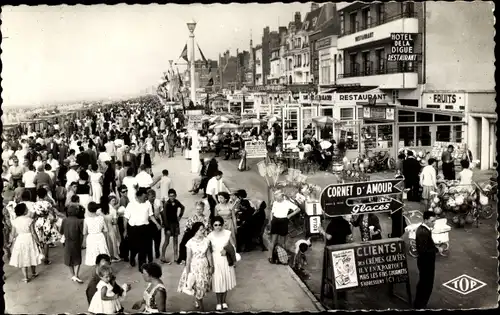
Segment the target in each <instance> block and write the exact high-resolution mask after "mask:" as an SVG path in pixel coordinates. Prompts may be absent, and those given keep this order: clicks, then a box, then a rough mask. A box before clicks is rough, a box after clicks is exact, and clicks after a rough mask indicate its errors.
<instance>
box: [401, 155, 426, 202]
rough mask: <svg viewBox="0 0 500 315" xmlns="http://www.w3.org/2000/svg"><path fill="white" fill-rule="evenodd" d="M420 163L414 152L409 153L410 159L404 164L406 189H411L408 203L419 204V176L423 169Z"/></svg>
mask: <svg viewBox="0 0 500 315" xmlns="http://www.w3.org/2000/svg"><path fill="white" fill-rule="evenodd" d="M421 167H422V166H421V165H420V162H419V161H417V159H415V157H414V156H413V152H412V151H408V157H407V159H406V160H404V162H403V176H404V177H405V188H409V189H410V191H409V192H408V201H415V202H419V201H420V197H419V189H420V185H419V182H420V180H419V176H418V175H419V174H420V169H421Z"/></svg>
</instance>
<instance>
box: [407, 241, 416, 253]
mask: <svg viewBox="0 0 500 315" xmlns="http://www.w3.org/2000/svg"><path fill="white" fill-rule="evenodd" d="M408 252H409V254H410V255H411V256H412V257H418V252H417V241H416V240H410V248H409V251H408Z"/></svg>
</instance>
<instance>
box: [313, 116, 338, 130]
mask: <svg viewBox="0 0 500 315" xmlns="http://www.w3.org/2000/svg"><path fill="white" fill-rule="evenodd" d="M312 121H313V122H314V123H315V124H316V125H317V126H318V127H320V128H324V127H325V126H333V125H334V124H335V123H338V122H339V121H338V120H337V119H335V118H332V117H328V116H319V117H314V118H313V119H312Z"/></svg>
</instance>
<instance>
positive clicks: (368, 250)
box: [328, 239, 409, 290]
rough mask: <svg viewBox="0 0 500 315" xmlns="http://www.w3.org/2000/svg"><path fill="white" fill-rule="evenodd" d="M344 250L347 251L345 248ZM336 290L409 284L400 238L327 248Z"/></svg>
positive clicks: (403, 244)
mask: <svg viewBox="0 0 500 315" xmlns="http://www.w3.org/2000/svg"><path fill="white" fill-rule="evenodd" d="M346 247H347V248H346ZM328 250H331V268H332V269H333V280H334V281H333V283H334V287H335V289H336V290H343V289H350V288H358V287H359V288H363V287H371V286H375V285H382V284H393V283H405V282H408V281H409V273H408V263H407V257H406V250H405V243H404V241H403V240H402V239H389V240H387V239H386V240H378V241H371V242H369V243H352V244H345V245H334V246H328Z"/></svg>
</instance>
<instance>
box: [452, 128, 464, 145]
mask: <svg viewBox="0 0 500 315" xmlns="http://www.w3.org/2000/svg"><path fill="white" fill-rule="evenodd" d="M462 140H463V130H462V126H461V125H457V126H453V139H452V141H453V142H458V143H462Z"/></svg>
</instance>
